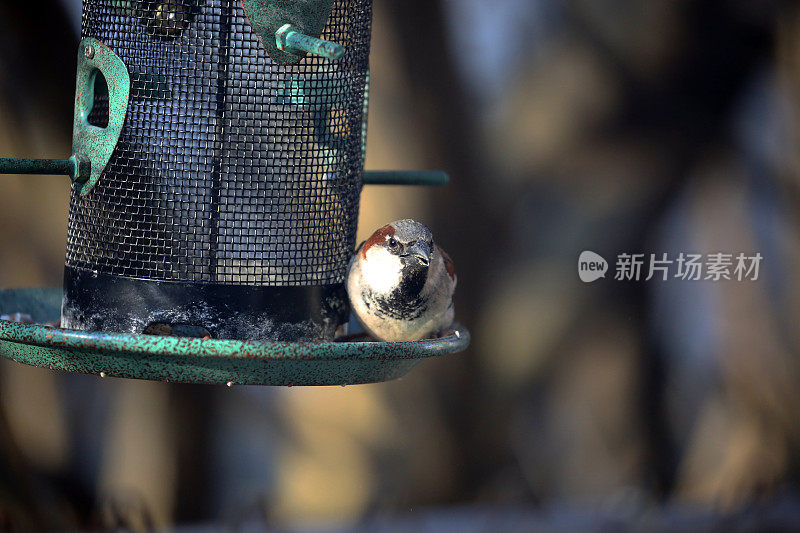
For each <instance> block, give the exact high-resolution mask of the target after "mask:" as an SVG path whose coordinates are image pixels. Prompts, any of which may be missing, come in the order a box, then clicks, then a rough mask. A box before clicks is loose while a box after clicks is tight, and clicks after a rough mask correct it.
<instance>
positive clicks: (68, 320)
mask: <svg viewBox="0 0 800 533" xmlns="http://www.w3.org/2000/svg"><path fill="white" fill-rule="evenodd" d="M348 312H349V310H348V304H347V295H346V293H345V290H344V286H343V284H334V285H316V286H310V287H253V286H246V285H219V284H205V283H188V282H173V281H152V280H144V279H135V278H126V277H122V276H112V275H107V274H97V273H94V272H91V271H87V270H81V269H76V268H71V267H66V268H65V269H64V300H63V303H62V309H61V320H62V327H65V328H71V329H80V330H85V331H115V332H122V333H142V332H143V331H144V330H145V329H146V328H147V326H149V325H150V324H153V323H165V324H181V325H190V326H199V327H202V328H205V329H207V330H208V331H209V332H210V333H211V334H212V336H213V337H215V338H227V339H260V340H281V341H301V340H306V341H311V340H323V339H331V338H333V334H334V333H335V331H336V328H337V327H338V326H339V325H340V324H342V323H343V322H344V321H345V320H347V316H348Z"/></svg>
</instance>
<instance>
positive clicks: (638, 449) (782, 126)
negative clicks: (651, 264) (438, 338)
mask: <svg viewBox="0 0 800 533" xmlns="http://www.w3.org/2000/svg"><path fill="white" fill-rule="evenodd" d="M79 28H80V2H79V0H40V1H37V2H10V1H3V2H0V72H2V74H0V154H2V155H4V156H37V157H61V156H63V155H64V154H66V153H68V151H69V147H70V140H71V121H72V101H73V96H74V83H75V82H74V79H75V50H76V49H77V42H78V33H79ZM420 35H424V36H425V38H424V39H420V38H419V36H420ZM371 65H372V72H371V81H372V88H371V105H370V116H369V135H368V156H367V163H366V164H367V168H368V169H420V168H441V169H445V170H447V171H448V172H449V174H450V176H451V180H452V182H451V184H450V185H449V186H448V187H446V188H442V189H425V188H400V187H371V188H366V189H365V190H364V193H363V196H362V207H361V220H360V227H359V241H360V240H361V239H363V238H365V237H366V236H368V235H369V234H370V233H371V232H372V231H373V230H374V229H375V228H376V227H378V226H381V225H383V224H384V223H386V222H388V221H391V220H395V219H398V218H406V217H413V218H417V219H419V220H422V221H424V222H426V223H427V224H428V225H429V226H430V227H431V228H432V230H433V232H434V234H435V235H436V239H437V242H438V243H441V244H442V246H443V247H444V248H445V249H446V250H448V252H449V253H450V255H451V256H452V257H453V259H454V261H455V263H456V268H457V271H458V275H459V286H458V290H457V294H456V315H457V318H458V320H459V321H461V322H462V323H464V324H466V325H467V326H468V327H469V328H470V329H471V331H472V335H473V342H472V345H471V347H470V349H469V350H468V351H467V352H465V353H463V354H459V355H454V356H449V357H445V358H442V359H441V360H439V361H430V362H427V363H425V364H424V365H422V366H420V367H419V368H417V369H416V370H415V371H413V372H412V373H411V374H409V375H408V376H407V377H405V378H403V379H401V380H398V381H394V382H389V383H385V384H378V385H368V386H351V387H344V388H342V387H335V388H290V389H289V388H287V389H273V388H257V387H233V388H227V387H212V386H188V385H175V384H165V383H151V382H139V381H129V380H121V379H111V378H107V379H100V378H97V377H93V376H79V375H67V374H60V373H54V372H51V371H48V370H43V369H37V368H31V367H26V366H22V365H18V364H14V363H11V362H8V361H6V360H3V361H0V406H1V407H2V409H0V523H2V524H3V525H5V526H16V527H18V528H21V529H23V530H30V529H34V528H39V529H52V528H58V529H86V528H106V527H113V526H115V525H121V526H125V527H129V528H131V529H133V530H145V529H148V528H150V527H155V528H170V527H174V526H181V527H182V528H186V530H187V531H189V530H195V529H203V528H206V529H208V530H214V529H216V528H218V527H220V526H228V527H232V528H236V527H240V526H241V527H243V528H245V529H247V528H250V529H252V530H258V529H260V528H268V529H271V528H276V529H278V528H281V529H282V528H299V529H312V530H330V529H337V528H340V529H349V528H363V529H365V530H371V529H373V528H374V527H378V526H380V527H381V528H384V529H385V530H397V531H403V530H423V529H425V528H428V529H435V530H443V531H509V530H517V529H529V528H531V527H534V526H535V527H539V528H544V529H547V528H550V529H555V530H570V529H572V528H574V527H578V526H579V527H583V528H590V527H594V528H602V527H607V526H609V525H616V526H626V525H627V526H629V527H631V528H634V529H637V528H640V527H653V528H656V529H658V528H678V529H680V528H684V529H693V530H696V529H707V528H711V527H713V526H719V525H720V524H724V525H725V527H731V526H744V527H754V528H761V527H768V526H769V525H771V526H775V525H780V526H782V527H787V528H788V527H798V528H800V497H798V496H797V493H796V482H797V479H798V465H800V448H799V447H798V444H800V359H798V355H799V354H798V351H799V350H800V335H799V334H798V328H797V327H796V324H797V323H798V318H800V292H799V290H798V289H799V288H798V282H797V280H796V278H795V276H794V273H795V272H797V271H798V262H799V261H800V233H798V226H797V218H798V209H797V205H800V204H798V200H800V198H798V197H799V196H800V187H799V186H800V166H798V165H799V163H800V162H799V161H798V158H797V157H796V154H797V146H798V140H799V139H798V134H799V133H800V106H798V103H799V102H798V97H797V95H798V94H800V4H797V3H796V2H779V1H768V0H765V1H761V2H752V1H747V0H728V1H714V0H649V1H648V2H640V1H636V0H491V1H489V0H419V1H409V0H376V2H375V12H374V28H373V37H372V60H371ZM67 206H68V184H67V180H65V179H64V178H63V177H62V178H58V177H36V176H28V177H17V176H7V177H3V178H2V183H0V227H2V228H3V230H4V231H2V233H1V234H0V286H2V287H29V286H59V285H60V284H61V276H62V268H63V261H64V248H65V240H66V218H67ZM583 250H593V251H595V252H598V253H599V254H601V255H603V256H604V257H605V258H606V259H607V260H609V263H611V269H612V271H613V269H614V263H615V258H616V256H617V254H619V253H623V252H625V253H648V254H649V253H658V254H660V253H664V252H666V253H669V254H671V255H676V254H677V253H679V252H685V253H704V254H705V253H713V252H719V251H724V252H729V253H739V252H744V253H747V254H754V253H756V252H758V253H761V254H762V256H763V258H764V259H763V262H762V265H761V271H760V275H759V279H758V281H749V282H747V281H742V282H739V281H720V282H711V281H681V280H669V281H660V280H659V279H658V278H656V279H654V280H651V281H648V282H643V281H640V282H624V281H615V280H614V279H613V276H612V275H608V276H607V277H606V279H604V280H599V281H597V282H595V283H592V284H584V283H582V282H581V281H580V280H579V279H578V276H577V274H576V263H577V258H578V255H579V254H580V252H581V251H583ZM203 530H205V529H203Z"/></svg>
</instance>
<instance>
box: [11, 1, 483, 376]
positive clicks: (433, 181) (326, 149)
mask: <svg viewBox="0 0 800 533" xmlns="http://www.w3.org/2000/svg"><path fill="white" fill-rule="evenodd" d="M371 20H372V1H371V0H242V1H237V0H167V1H150V0H84V3H83V17H82V28H81V37H82V39H81V41H80V45H79V47H78V53H77V85H76V92H75V108H74V122H73V143H72V154H71V155H70V157H68V158H66V159H63V160H62V159H53V160H30V159H0V172H3V173H13V174H24V173H28V174H65V175H68V176H69V177H70V178H71V181H72V191H71V196H70V206H69V221H68V232H67V253H66V261H65V269H64V286H63V289H62V290H59V289H32V290H27V291H24V290H22V291H21V290H15V291H2V293H0V314H2V313H5V314H9V313H21V314H22V315H28V316H30V317H32V320H33V321H34V323H31V324H26V323H21V322H18V321H16V322H15V321H11V320H0V353H2V355H4V356H6V357H12V358H14V359H15V360H18V361H21V362H23V363H28V364H34V365H39V366H49V367H51V368H61V369H64V370H68V371H77V372H88V373H95V374H101V375H116V376H121V377H134V378H145V379H159V380H170V381H183V382H216V383H259V384H285V385H289V384H296V385H300V384H346V383H362V382H370V381H381V380H384V379H390V378H392V377H397V376H398V375H401V374H403V373H405V372H406V371H408V369H410V367H411V366H413V365H414V364H416V363H417V362H419V361H420V360H422V359H424V358H426V357H429V356H433V355H441V354H444V353H449V352H454V351H458V350H460V349H463V348H465V347H466V345H467V343H468V342H469V334H468V332H467V331H466V330H465V329H463V328H461V327H460V326H457V325H456V326H455V327H454V330H453V331H452V332H451V334H450V335H449V336H446V337H444V338H439V339H431V340H425V341H419V342H401V343H381V342H363V341H362V342H338V341H335V340H334V336H335V335H336V332H337V330H340V326H342V325H343V324H345V323H346V322H347V320H348V316H349V311H348V304H347V297H346V294H345V291H344V285H343V282H344V277H345V274H346V268H347V263H348V260H349V258H350V256H351V254H352V252H353V249H354V246H355V238H356V225H357V219H358V209H359V197H360V192H361V188H362V186H363V185H365V184H367V185H368V184H388V185H408V184H414V185H441V184H444V183H445V182H446V181H447V177H446V175H444V174H443V173H441V172H364V169H363V166H364V156H365V140H366V124H367V108H368V106H367V102H368V94H369V47H370V28H371ZM59 306H60V323H59V324H58V326H59V327H52V326H47V325H45V323H46V322H49V321H56V320H58V318H59V317H58V308H59ZM164 328H166V330H167V331H168V332H169V333H172V334H173V335H170V336H164V335H153V334H152V333H163V331H161V330H163V329H164ZM203 337H206V338H203Z"/></svg>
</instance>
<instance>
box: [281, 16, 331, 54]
mask: <svg viewBox="0 0 800 533" xmlns="http://www.w3.org/2000/svg"><path fill="white" fill-rule="evenodd" d="M275 44H276V46H277V47H278V50H283V51H284V52H289V53H290V54H294V55H297V54H299V53H301V52H306V53H309V54H314V55H315V56H319V57H324V58H326V59H330V60H336V59H340V58H341V57H342V56H343V55H344V47H343V46H342V45H340V44H337V43H332V42H331V41H326V40H324V39H317V38H316V37H311V36H310V35H306V34H304V33H300V32H299V31H297V28H295V27H294V26H292V25H291V24H284V25H283V26H282V27H281V28H280V29H278V31H276V32H275Z"/></svg>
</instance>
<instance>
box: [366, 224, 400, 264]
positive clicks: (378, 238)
mask: <svg viewBox="0 0 800 533" xmlns="http://www.w3.org/2000/svg"><path fill="white" fill-rule="evenodd" d="M394 234H395V229H394V228H393V227H392V225H391V224H386V225H385V226H383V227H382V228H378V230H377V231H375V233H373V234H372V236H371V237H370V238H369V239H367V240H366V241H365V242H364V246H362V247H361V257H362V258H363V259H366V258H367V250H369V249H370V248H372V247H373V246H374V245H376V244H380V243H382V242H384V241H385V240H386V237H389V236H391V235H394Z"/></svg>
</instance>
